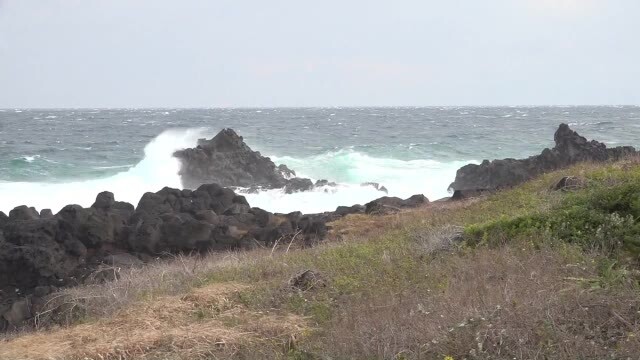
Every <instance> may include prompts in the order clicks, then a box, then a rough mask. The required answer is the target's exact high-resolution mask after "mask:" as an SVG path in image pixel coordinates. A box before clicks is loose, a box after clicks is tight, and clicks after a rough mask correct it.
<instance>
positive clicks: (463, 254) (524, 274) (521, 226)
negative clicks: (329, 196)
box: [0, 159, 640, 359]
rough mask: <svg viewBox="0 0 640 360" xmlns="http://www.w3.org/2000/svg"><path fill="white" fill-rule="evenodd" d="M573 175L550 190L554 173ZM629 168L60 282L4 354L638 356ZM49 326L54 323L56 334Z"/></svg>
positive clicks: (589, 171)
mask: <svg viewBox="0 0 640 360" xmlns="http://www.w3.org/2000/svg"><path fill="white" fill-rule="evenodd" d="M567 175H572V176H575V177H577V178H579V179H582V181H581V184H582V185H581V186H580V187H579V188H576V189H571V190H570V191H554V190H553V189H552V188H553V185H554V184H555V183H556V182H557V181H558V180H559V179H560V178H562V177H563V176H567ZM639 218H640V162H638V161H637V159H628V160H625V161H622V162H617V163H610V164H605V165H602V164H599V165H594V164H581V165H578V166H575V167H572V168H570V169H566V170H562V171H558V172H554V173H549V174H546V175H543V176H541V177H540V178H538V179H536V180H534V181H531V182H529V183H526V184H524V185H522V186H520V187H517V188H514V189H511V190H508V191H503V192H500V193H497V194H494V195H491V196H488V197H486V198H481V199H473V200H468V201H464V202H450V203H434V204H431V205H430V206H427V207H424V208H421V209H417V210H412V211H406V212H402V213H399V214H394V215H387V216H378V217H372V216H364V215H352V216H348V217H346V218H344V219H341V220H339V221H337V222H335V223H334V224H333V230H332V235H331V239H329V240H328V241H327V242H326V243H324V244H322V245H320V246H317V247H314V248H307V249H302V248H297V247H296V244H295V243H294V244H288V243H287V244H280V247H279V248H277V249H259V250H256V251H252V252H245V253H226V254H211V255H209V256H204V257H203V256H197V257H196V256H194V257H178V258H176V259H174V260H172V261H162V262H158V263H156V264H152V265H149V266H147V267H145V268H143V269H131V270H122V271H120V272H119V276H118V277H117V280H114V281H110V282H107V283H101V284H96V285H87V286H83V287H78V288H72V289H66V290H63V291H62V292H61V293H59V294H55V295H54V297H53V298H52V299H51V301H50V309H51V310H52V311H51V312H50V313H47V314H43V316H41V317H39V321H40V322H41V323H42V324H47V325H48V326H46V327H45V326H43V328H42V330H39V331H36V332H32V333H23V334H14V335H11V336H9V337H7V338H6V339H4V340H0V359H217V358H240V359H256V358H265V359H271V358H283V359H352V358H353V359H507V358H508V359H514V358H517V359H549V358H553V359H575V358H582V359H603V358H615V359H618V358H628V357H631V358H635V357H637V354H640V339H639V337H640V312H639V311H638V309H640V296H639V295H640V289H639V288H638V281H639V280H640V277H639V275H638V274H639V272H638V263H637V260H638V255H639V254H640V223H639V222H638V219H639ZM50 324H60V325H59V326H54V327H53V328H52V327H51V326H50Z"/></svg>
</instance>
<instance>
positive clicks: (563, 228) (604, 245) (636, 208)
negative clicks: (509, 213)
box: [465, 176, 640, 256]
mask: <svg viewBox="0 0 640 360" xmlns="http://www.w3.org/2000/svg"><path fill="white" fill-rule="evenodd" d="M632 180H633V181H630V182H628V181H620V182H619V183H616V184H610V183H608V182H600V183H594V184H592V186H591V187H589V188H588V189H587V190H585V191H580V192H576V193H574V194H570V195H568V196H566V197H565V198H564V199H563V200H562V201H561V202H560V203H559V204H558V205H557V206H555V207H553V208H552V209H550V210H548V211H545V212H535V213H532V214H527V215H523V216H517V217H502V218H499V219H497V220H491V221H489V222H485V223H480V224H475V225H470V226H468V227H467V228H466V230H465V234H466V235H467V238H468V239H469V240H470V241H471V242H472V243H478V242H487V241H490V242H491V241H493V242H495V241H500V240H503V239H509V238H514V237H519V236H532V235H534V234H538V235H541V236H542V235H544V234H546V236H551V237H553V238H556V239H560V240H563V241H567V242H570V243H576V244H580V245H581V246H583V247H585V248H587V249H599V250H603V251H605V252H607V253H609V254H614V253H616V252H618V251H619V250H621V249H625V250H627V251H629V252H630V253H631V254H632V255H634V256H637V255H640V223H639V222H638V221H637V220H638V219H639V218H640V176H639V177H638V178H637V179H635V178H634V179H632Z"/></svg>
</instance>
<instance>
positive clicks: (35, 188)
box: [0, 129, 204, 213]
mask: <svg viewBox="0 0 640 360" xmlns="http://www.w3.org/2000/svg"><path fill="white" fill-rule="evenodd" d="M203 135H204V131H203V130H201V129H191V130H167V131H165V132H163V133H162V134H161V135H159V136H158V137H156V138H155V139H154V140H153V141H151V142H150V143H149V144H147V146H146V147H145V150H144V152H145V157H144V159H143V160H142V161H140V162H139V163H138V164H137V165H135V166H134V167H132V168H131V169H129V170H128V171H125V172H121V173H119V174H116V175H114V176H111V177H108V178H104V179H95V180H87V181H77V182H68V183H41V182H40V183H34V182H0V199H1V200H0V211H4V212H5V213H6V212H8V211H10V210H11V209H13V208H14V207H16V206H19V205H25V204H26V205H29V206H34V207H36V208H37V209H38V210H41V209H52V210H53V211H54V212H57V211H59V210H60V209H61V208H62V207H64V206H65V205H68V204H78V205H82V206H85V207H87V206H90V205H91V204H92V203H93V201H94V200H95V198H96V195H97V194H98V193H99V192H101V191H105V190H108V191H112V192H113V193H114V194H115V196H116V199H117V200H119V201H127V202H130V203H132V204H134V205H136V204H137V203H138V200H140V197H141V196H142V194H144V193H145V192H147V191H158V190H160V189H162V188H163V187H165V186H170V187H176V188H179V187H181V183H180V177H179V176H178V170H179V167H180V164H179V162H178V160H177V159H176V158H174V157H173V153H174V152H175V151H176V150H178V149H183V148H186V147H191V146H193V145H194V144H195V143H196V142H197V139H198V138H200V137H202V136H203Z"/></svg>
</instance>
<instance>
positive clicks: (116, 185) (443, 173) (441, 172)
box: [0, 129, 468, 213]
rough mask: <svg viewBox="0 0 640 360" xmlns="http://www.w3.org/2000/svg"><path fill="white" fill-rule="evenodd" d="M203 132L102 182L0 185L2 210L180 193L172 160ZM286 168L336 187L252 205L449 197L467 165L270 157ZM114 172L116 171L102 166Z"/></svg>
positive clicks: (162, 146) (257, 198)
mask: <svg viewBox="0 0 640 360" xmlns="http://www.w3.org/2000/svg"><path fill="white" fill-rule="evenodd" d="M207 135H209V136H210V135H211V134H208V133H207V132H206V130H205V129H189V130H167V131H165V132H163V133H162V134H161V135H159V136H158V137H156V138H155V139H153V140H152V141H151V142H150V143H149V144H147V146H146V147H145V150H144V153H145V156H144V158H143V160H142V161H140V162H139V163H138V164H136V165H135V166H132V167H131V166H125V168H127V167H130V168H129V169H128V170H127V171H122V172H120V173H118V174H116V175H113V176H110V177H108V178H103V179H94V180H87V181H76V182H67V183H45V182H0V199H2V202H1V203H0V210H1V211H4V212H8V211H10V210H11V209H13V208H14V207H16V206H19V205H25V204H26V205H28V206H34V207H36V208H37V209H39V210H41V209H47V208H48V209H52V210H53V211H54V212H57V211H59V210H60V209H61V208H62V207H64V206H65V205H68V204H78V205H82V206H84V207H87V206H90V205H91V204H92V203H93V201H94V200H95V197H96V195H97V194H98V193H99V192H101V191H105V190H108V191H111V192H113V193H114V194H115V196H116V199H117V200H119V201H126V202H129V203H132V204H134V205H136V204H137V203H138V201H139V199H140V197H141V196H142V195H143V194H144V193H145V192H148V191H152V192H155V191H158V190H160V189H162V188H163V187H165V186H169V187H174V188H181V182H180V177H179V176H178V170H179V166H180V165H179V162H178V160H177V159H176V158H174V157H173V153H174V152H175V151H176V150H178V149H183V148H186V147H192V146H194V145H195V144H196V143H197V139H198V138H202V137H206V136H207ZM272 160H273V161H274V162H275V163H277V164H286V165H287V166H289V167H290V168H291V169H294V170H296V172H297V174H298V176H300V177H308V178H311V179H313V180H319V179H327V180H329V181H334V182H337V183H338V185H337V186H335V187H322V188H317V189H315V190H313V191H309V192H302V193H295V194H285V193H283V192H282V191H281V190H268V191H262V192H259V193H257V194H246V195H245V196H246V197H247V200H249V203H250V204H251V205H252V206H257V207H260V208H263V209H265V210H269V211H273V212H292V211H302V212H304V213H315V212H323V211H331V210H334V209H335V208H336V207H337V206H340V205H346V206H350V205H353V204H365V203H367V202H369V201H371V200H373V199H376V198H378V197H381V196H384V195H385V194H384V193H382V192H380V191H377V190H376V189H375V188H373V187H372V186H361V184H362V183H364V182H377V183H379V184H381V185H384V186H385V187H386V188H387V189H388V190H389V196H398V197H401V198H406V197H409V196H411V195H414V194H424V195H426V196H427V197H428V198H430V199H432V200H435V199H439V198H442V197H445V196H447V195H448V192H447V187H448V186H449V184H450V183H451V181H453V179H454V177H455V172H456V170H457V169H458V168H459V167H461V166H463V165H465V164H467V163H468V161H455V162H449V163H441V162H438V161H434V160H408V161H404V160H398V159H390V158H376V157H372V156H369V155H366V154H363V153H360V152H357V151H354V150H340V151H334V152H329V153H325V154H321V155H315V156H310V157H300V158H296V157H290V156H283V157H272ZM104 168H114V169H115V168H118V166H113V167H104Z"/></svg>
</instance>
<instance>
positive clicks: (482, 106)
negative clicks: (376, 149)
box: [0, 104, 640, 111]
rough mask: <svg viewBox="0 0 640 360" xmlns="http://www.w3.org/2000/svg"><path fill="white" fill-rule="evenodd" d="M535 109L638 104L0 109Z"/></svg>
mask: <svg viewBox="0 0 640 360" xmlns="http://www.w3.org/2000/svg"><path fill="white" fill-rule="evenodd" d="M518 107H521V108H536V107H559V108H562V107H640V105H638V104H554V105H398V106H395V105H364V106H358V105H348V106H174V107H166V106H142V107H126V106H114V107H102V106H97V107H92V106H87V107H85V106H82V107H0V111H7V110H14V111H15V110H23V111H24V110H27V111H28V110H215V109H226V110H228V109H234V110H235V109H237V110H254V109H257V110H260V109H411V108H412V109H428V108H518Z"/></svg>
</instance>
